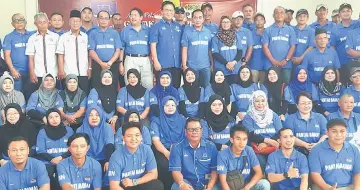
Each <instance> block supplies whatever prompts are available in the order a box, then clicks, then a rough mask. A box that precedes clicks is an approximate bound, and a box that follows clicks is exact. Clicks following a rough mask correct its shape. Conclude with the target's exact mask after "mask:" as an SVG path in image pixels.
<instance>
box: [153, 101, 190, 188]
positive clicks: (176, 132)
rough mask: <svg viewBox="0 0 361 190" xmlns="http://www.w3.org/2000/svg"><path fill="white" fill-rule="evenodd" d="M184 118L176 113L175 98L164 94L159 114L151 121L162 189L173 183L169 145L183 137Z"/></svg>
mask: <svg viewBox="0 0 361 190" xmlns="http://www.w3.org/2000/svg"><path fill="white" fill-rule="evenodd" d="M185 123H186V119H185V117H184V116H182V115H181V114H179V113H178V110H177V99H176V98H174V97H172V96H166V97H164V98H163V100H162V102H161V109H160V116H159V118H156V119H155V120H154V121H152V124H151V125H150V127H151V134H152V142H153V145H154V150H153V152H154V156H155V159H156V160H157V165H158V173H159V179H160V180H161V181H162V182H163V184H164V189H170V187H171V186H172V184H173V178H172V175H171V172H169V171H168V170H169V156H170V149H171V147H172V146H173V145H174V144H176V143H178V142H180V141H181V140H183V139H184V126H185Z"/></svg>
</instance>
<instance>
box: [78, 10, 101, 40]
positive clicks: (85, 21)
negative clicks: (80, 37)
mask: <svg viewBox="0 0 361 190" xmlns="http://www.w3.org/2000/svg"><path fill="white" fill-rule="evenodd" d="M97 27H98V26H97V25H95V24H93V9H91V8H90V7H84V8H83V9H82V10H81V27H80V31H82V32H84V33H86V34H87V35H89V33H90V32H91V31H93V30H94V29H96V28H97Z"/></svg>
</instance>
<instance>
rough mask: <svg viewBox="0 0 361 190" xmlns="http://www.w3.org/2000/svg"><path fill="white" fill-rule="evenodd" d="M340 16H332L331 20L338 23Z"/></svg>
mask: <svg viewBox="0 0 361 190" xmlns="http://www.w3.org/2000/svg"><path fill="white" fill-rule="evenodd" d="M339 21H340V17H339V16H338V15H336V16H333V17H332V22H334V23H339Z"/></svg>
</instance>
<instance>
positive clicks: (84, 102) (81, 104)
mask: <svg viewBox="0 0 361 190" xmlns="http://www.w3.org/2000/svg"><path fill="white" fill-rule="evenodd" d="M63 102H64V101H63ZM86 103H87V97H85V98H84V100H83V101H81V102H80V107H81V108H86Z"/></svg>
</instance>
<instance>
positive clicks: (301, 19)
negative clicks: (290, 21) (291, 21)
mask: <svg viewBox="0 0 361 190" xmlns="http://www.w3.org/2000/svg"><path fill="white" fill-rule="evenodd" d="M296 20H297V23H298V24H300V25H305V24H307V21H308V15H307V14H301V15H298V16H297V17H296Z"/></svg>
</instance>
